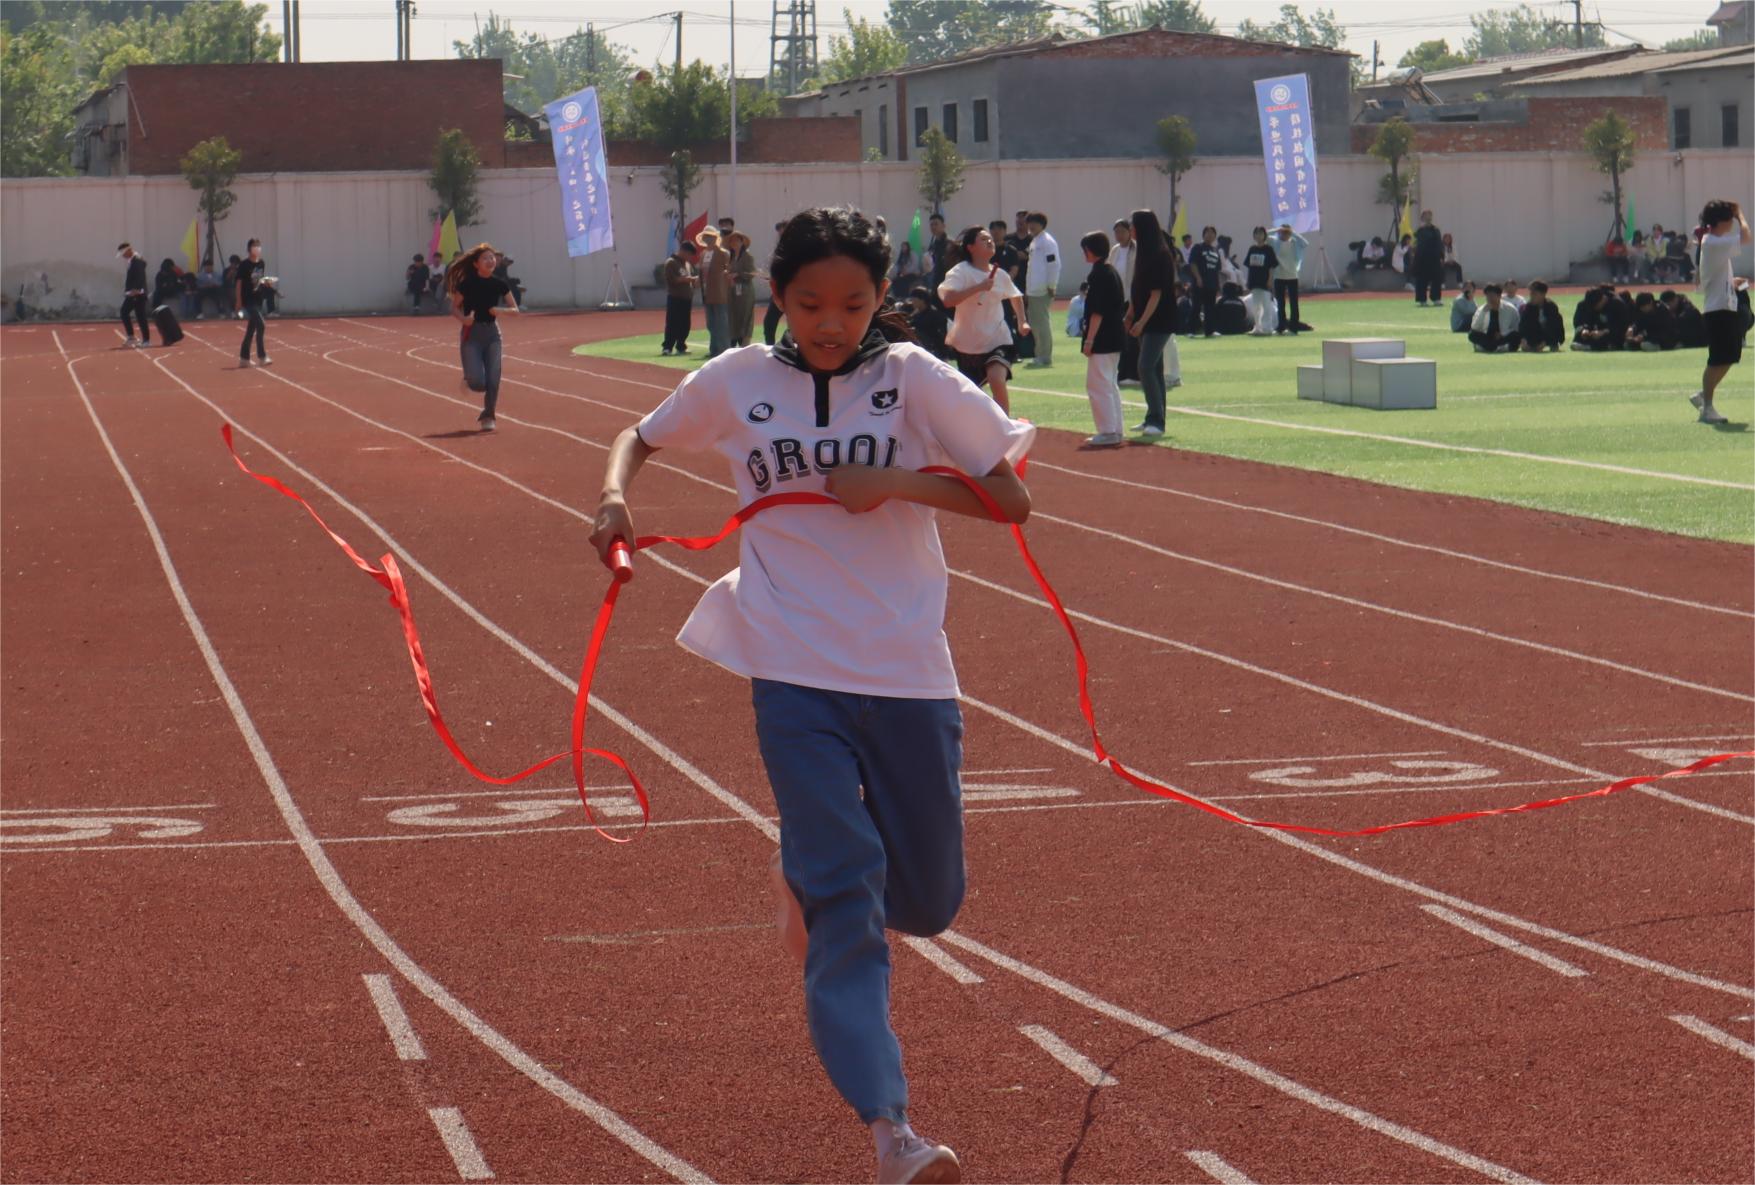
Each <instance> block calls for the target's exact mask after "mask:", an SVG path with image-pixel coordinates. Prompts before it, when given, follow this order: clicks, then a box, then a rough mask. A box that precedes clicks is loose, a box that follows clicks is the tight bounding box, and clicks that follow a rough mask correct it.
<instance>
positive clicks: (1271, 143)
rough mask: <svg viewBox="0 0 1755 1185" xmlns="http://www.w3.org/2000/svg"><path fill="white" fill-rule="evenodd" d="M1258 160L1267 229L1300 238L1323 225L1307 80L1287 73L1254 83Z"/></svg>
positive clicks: (1314, 123) (1314, 124)
mask: <svg viewBox="0 0 1755 1185" xmlns="http://www.w3.org/2000/svg"><path fill="white" fill-rule="evenodd" d="M1255 104H1256V108H1257V111H1258V114H1259V115H1260V117H1261V156H1262V162H1263V164H1265V165H1266V166H1267V183H1268V225H1270V226H1279V225H1280V224H1281V223H1289V224H1290V225H1291V227H1292V229H1293V230H1295V231H1297V232H1299V233H1300V234H1304V233H1307V232H1309V231H1313V230H1317V229H1319V228H1320V227H1321V226H1322V217H1321V211H1320V208H1319V205H1318V200H1317V189H1316V122H1315V120H1314V119H1313V118H1312V112H1311V109H1310V78H1309V76H1308V75H1304V74H1292V75H1289V76H1287V77H1285V78H1263V79H1260V80H1258V81H1257V82H1256V84H1255Z"/></svg>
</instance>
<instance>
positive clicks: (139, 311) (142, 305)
mask: <svg viewBox="0 0 1755 1185" xmlns="http://www.w3.org/2000/svg"><path fill="white" fill-rule="evenodd" d="M130 315H133V316H134V317H136V318H138V319H139V321H140V340H141V341H143V342H149V341H151V340H152V331H151V329H150V328H149V326H150V325H151V324H152V323H151V322H150V321H148V320H147V319H146V294H145V293H141V294H140V295H139V296H124V297H123V298H122V332H123V333H124V334H126V335H127V336H128V340H129V341H133V340H134V326H133V324H132V323H131V322H130V321H129V320H128V318H129V316H130Z"/></svg>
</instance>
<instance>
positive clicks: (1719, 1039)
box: [1670, 1016, 1755, 1061]
mask: <svg viewBox="0 0 1755 1185" xmlns="http://www.w3.org/2000/svg"><path fill="white" fill-rule="evenodd" d="M1670 1019H1671V1020H1673V1021H1675V1022H1676V1023H1677V1024H1679V1025H1681V1026H1682V1027H1683V1028H1685V1029H1687V1030H1688V1031H1689V1032H1690V1033H1693V1034H1695V1035H1696V1036H1700V1037H1705V1038H1706V1039H1707V1040H1708V1041H1711V1042H1712V1043H1713V1044H1714V1045H1722V1046H1724V1048H1726V1049H1728V1050H1730V1051H1731V1052H1732V1053H1740V1054H1742V1055H1743V1056H1744V1057H1746V1058H1748V1059H1749V1060H1751V1061H1755V1045H1751V1044H1749V1042H1747V1041H1745V1040H1743V1039H1742V1038H1741V1037H1733V1036H1731V1034H1729V1033H1727V1032H1725V1031H1724V1030H1723V1029H1720V1028H1715V1027H1714V1026H1712V1025H1709V1024H1707V1023H1706V1022H1705V1021H1703V1020H1701V1019H1700V1018H1699V1017H1698V1016H1672V1017H1670Z"/></svg>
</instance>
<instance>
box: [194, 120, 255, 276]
mask: <svg viewBox="0 0 1755 1185" xmlns="http://www.w3.org/2000/svg"><path fill="white" fill-rule="evenodd" d="M178 163H179V165H180V166H181V167H182V170H183V180H185V181H187V182H188V183H189V188H191V189H194V190H198V191H199V192H200V194H201V198H200V200H199V201H198V202H197V203H196V208H197V209H198V210H200V211H201V213H203V214H205V215H207V249H206V250H205V251H203V252H202V256H203V257H204V258H207V259H218V258H219V232H218V231H217V230H216V229H215V227H216V224H218V223H220V222H224V221H225V216H226V212H227V211H229V210H230V209H231V208H232V203H233V202H235V201H237V200H238V197H237V195H236V194H234V193H233V192H232V190H231V184H232V181H233V180H234V179H235V178H236V177H237V175H238V168H239V167H240V166H241V165H242V164H243V163H244V154H243V153H241V152H239V151H238V150H237V149H235V148H233V147H232V146H231V144H229V143H228V142H227V141H226V138H225V137H224V136H215V137H213V138H212V139H211V140H203V141H201V143H199V144H197V145H195V147H193V148H191V149H190V150H189V151H188V152H186V153H184V154H183V159H182V160H181V161H179V162H178Z"/></svg>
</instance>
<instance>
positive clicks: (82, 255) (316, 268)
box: [0, 150, 1755, 314]
mask: <svg viewBox="0 0 1755 1185" xmlns="http://www.w3.org/2000/svg"><path fill="white" fill-rule="evenodd" d="M1382 171H1383V170H1382V166H1381V165H1380V164H1379V163H1378V162H1377V161H1375V160H1373V159H1371V158H1369V157H1337V158H1331V159H1330V160H1327V161H1325V162H1323V164H1322V198H1323V201H1322V210H1323V218H1324V229H1323V231H1322V232H1321V234H1320V236H1319V241H1320V242H1321V243H1323V244H1324V245H1326V247H1327V249H1328V253H1329V256H1330V258H1331V259H1332V260H1333V262H1334V265H1335V267H1336V268H1341V267H1343V266H1344V264H1345V261H1346V258H1347V249H1346V244H1347V243H1348V242H1349V241H1351V240H1355V239H1359V238H1365V237H1369V236H1370V235H1372V234H1380V235H1381V234H1385V233H1386V232H1387V231H1388V229H1389V212H1388V209H1387V207H1384V206H1379V205H1377V204H1375V201H1374V197H1375V194H1376V191H1377V182H1378V178H1379V177H1380V176H1381V175H1382ZM915 179H916V172H915V166H914V165H913V164H895V163H892V164H860V165H788V166H746V167H744V168H741V169H739V170H738V175H737V180H736V182H735V185H734V184H733V182H732V180H731V175H730V170H729V169H728V168H726V167H723V166H720V167H715V168H709V169H706V170H705V177H704V180H703V182H702V186H701V189H700V191H699V192H698V194H697V195H696V197H695V198H694V199H693V201H692V202H691V203H690V204H691V207H692V210H694V211H698V210H701V209H703V208H704V209H707V210H709V211H710V212H711V213H712V214H713V216H714V217H715V218H717V217H718V216H719V215H720V214H722V213H725V212H730V213H731V214H733V215H734V216H735V217H736V218H737V220H738V224H739V226H740V227H742V228H743V229H745V230H746V231H748V232H749V233H750V234H751V235H752V236H753V237H754V239H755V241H756V250H757V252H758V254H762V253H765V252H766V250H767V249H768V248H769V247H770V246H771V245H772V237H773V230H772V227H773V224H774V223H775V222H776V221H779V220H780V219H781V218H783V217H785V216H787V215H789V214H790V213H792V212H793V211H795V210H797V209H799V208H801V207H803V206H806V205H811V204H832V203H839V202H846V203H851V204H853V205H856V206H859V207H860V208H861V209H864V210H866V211H867V212H869V213H877V214H882V215H884V216H885V217H886V218H887V219H888V220H889V223H890V230H891V233H892V234H893V235H896V236H898V237H900V236H902V235H905V234H906V233H907V226H908V221H909V219H910V218H911V217H912V211H913V209H914V207H915V205H916V202H917V200H918V199H917V195H916V193H915ZM1606 180H1607V179H1606V178H1604V177H1603V176H1602V175H1600V174H1598V173H1597V172H1595V171H1594V170H1593V169H1592V167H1591V165H1590V163H1589V161H1588V160H1587V159H1586V158H1585V157H1583V156H1582V155H1575V154H1552V155H1550V154H1531V153H1489V154H1479V155H1456V156H1437V155H1431V154H1428V155H1426V156H1423V157H1421V158H1420V198H1421V202H1422V204H1423V205H1425V206H1428V207H1430V208H1431V209H1432V210H1433V211H1434V212H1435V213H1436V215H1437V221H1438V223H1439V225H1440V226H1441V227H1443V229H1445V230H1447V231H1449V232H1451V233H1452V234H1453V235H1454V236H1455V238H1456V244H1457V254H1458V257H1459V258H1460V259H1461V260H1462V262H1463V265H1464V267H1465V269H1466V270H1467V272H1468V273H1469V274H1470V275H1471V276H1473V277H1475V278H1478V279H1501V278H1505V277H1516V278H1517V279H1518V280H1520V281H1523V282H1527V281H1529V280H1530V279H1535V278H1540V277H1546V278H1550V279H1556V278H1563V277H1564V276H1565V275H1566V273H1567V271H1568V268H1569V266H1570V265H1571V264H1572V263H1573V262H1574V261H1577V260H1582V259H1586V258H1589V257H1591V256H1592V255H1593V254H1594V253H1595V252H1596V250H1597V248H1598V247H1599V245H1600V244H1601V242H1602V240H1603V237H1604V233H1605V231H1606V229H1607V226H1608V213H1607V208H1606V207H1605V206H1604V205H1603V204H1602V203H1601V202H1599V201H1598V196H1599V195H1600V194H1601V193H1602V191H1603V189H1604V187H1605V182H1606ZM234 188H235V190H236V192H237V195H238V200H237V204H236V205H235V206H234V207H233V208H232V211H231V214H230V216H229V217H228V218H227V219H226V220H225V221H224V222H223V223H221V225H220V236H221V245H222V248H223V250H224V252H225V253H226V254H231V253H234V252H235V253H237V254H242V253H243V244H244V241H245V240H246V239H247V238H249V237H251V236H255V237H259V238H261V239H262V240H263V242H264V250H265V253H266V255H267V256H268V258H269V261H270V263H271V264H272V266H273V270H274V271H275V273H276V274H278V275H279V276H280V277H281V279H282V289H283V291H284V294H285V301H284V304H285V307H286V308H287V309H288V311H302V312H344V311H346V312H357V311H364V310H372V309H385V310H388V309H393V308H395V307H396V306H397V305H398V303H399V298H400V295H401V292H402V274H403V268H404V266H405V265H406V264H407V263H408V262H409V259H410V258H411V256H412V255H413V253H414V252H416V251H424V250H425V249H426V246H427V242H428V240H429V238H430V236H431V229H432V220H431V217H430V216H429V215H428V213H427V211H428V209H429V208H430V206H431V205H432V200H433V196H432V193H431V191H430V190H429V189H428V188H427V185H426V179H425V176H424V175H422V174H416V173H388V172H387V173H315V174H312V173H307V174H257V175H249V176H245V177H241V178H239V180H238V181H237V183H236V184H235V187H234ZM1627 188H1628V190H1629V192H1630V193H1632V194H1633V195H1634V198H1635V200H1636V202H1637V209H1638V215H1639V221H1640V223H1641V224H1642V225H1644V226H1647V227H1649V226H1650V225H1651V223H1652V222H1654V221H1658V222H1662V223H1663V224H1664V225H1665V226H1667V227H1677V226H1686V225H1690V224H1691V223H1692V221H1693V219H1694V217H1695V216H1696V215H1697V214H1698V213H1699V210H1700V207H1701V206H1702V205H1703V204H1704V203H1705V202H1706V200H1707V199H1708V198H1711V197H1728V198H1731V199H1733V200H1736V201H1739V202H1742V203H1743V204H1744V205H1745V207H1748V206H1750V205H1751V204H1755V203H1751V201H1750V198H1751V191H1752V190H1755V154H1751V153H1749V152H1747V151H1736V150H1732V151H1710V150H1693V151H1687V152H1683V153H1681V154H1679V155H1678V154H1673V153H1664V154H1658V153H1651V154H1647V155H1646V156H1644V157H1642V158H1641V159H1640V161H1639V163H1638V165H1637V166H1636V167H1635V168H1634V170H1633V171H1632V172H1631V174H1630V175H1629V176H1628V178H1627ZM1183 192H1184V194H1185V195H1186V198H1187V201H1188V203H1189V211H1190V217H1191V219H1192V221H1193V223H1194V225H1195V227H1196V228H1197V229H1198V227H1199V225H1200V224H1201V223H1202V222H1212V223H1214V224H1216V225H1217V226H1219V228H1220V230H1221V233H1225V234H1230V235H1232V236H1234V237H1235V238H1237V239H1238V240H1239V241H1240V242H1241V241H1242V240H1244V239H1246V238H1247V236H1248V234H1249V230H1250V228H1251V227H1252V226H1253V225H1254V224H1256V223H1258V222H1265V221H1266V218H1265V211H1266V198H1265V182H1264V179H1263V176H1262V169H1261V164H1260V162H1259V161H1255V160H1252V159H1225V160H1211V161H1203V162H1201V163H1200V164H1199V165H1197V166H1196V168H1195V169H1194V171H1193V172H1191V173H1190V174H1189V175H1188V176H1187V177H1185V178H1184V179H1183ZM610 193H611V200H612V203H613V207H614V213H615V226H616V238H617V241H618V247H617V248H616V250H615V251H613V252H610V251H605V252H599V253H598V254H596V255H592V256H586V257H583V258H580V259H576V260H575V259H569V258H568V256H567V254H566V245H565V243H564V241H563V240H562V238H561V233H560V229H561V221H560V210H559V197H558V188H557V185H556V182H555V178H554V174H553V173H552V171H549V170H537V169H519V170H505V171H501V172H495V173H492V174H489V175H487V176H485V178H484V180H483V181H482V183H481V194H482V198H483V202H484V206H485V209H486V217H485V220H484V221H483V223H482V224H481V225H479V226H474V227H467V228H465V229H464V233H463V239H464V243H465V245H466V246H467V245H469V244H472V243H474V242H477V241H479V240H482V239H487V240H489V241H491V242H493V243H494V244H495V245H496V246H498V247H499V248H500V249H501V250H502V251H504V252H506V253H508V254H510V255H512V256H513V257H514V258H515V259H516V260H517V263H516V265H515V266H514V269H513V270H514V273H515V274H517V275H518V276H520V277H521V278H522V279H523V281H524V283H525V284H526V285H527V286H528V288H529V290H530V303H531V304H533V305H534V306H537V307H544V306H547V307H595V306H596V305H597V304H599V303H601V302H602V301H603V299H604V295H605V293H606V291H607V289H608V287H609V282H610V275H611V265H612V264H613V263H614V262H616V261H618V260H619V261H620V263H621V267H622V272H623V274H624V275H625V276H626V278H627V281H628V283H629V284H631V285H650V284H652V282H653V281H652V268H653V265H654V264H655V263H657V262H659V261H660V260H661V259H662V257H663V254H664V249H665V239H666V232H667V227H668V221H667V213H666V206H667V203H666V199H665V198H664V197H663V195H662V194H661V193H660V191H659V187H658V179H657V174H656V171H655V170H652V169H632V170H630V169H626V168H622V169H615V170H612V171H611V177H610ZM1168 202H1169V198H1168V183H1167V180H1166V178H1164V177H1163V176H1162V175H1161V174H1160V173H1158V172H1157V171H1156V169H1154V168H1153V167H1152V165H1151V164H1150V163H1149V162H1140V161H1003V162H997V163H990V164H979V165H971V166H970V167H969V170H968V173H967V177H966V183H965V186H964V189H963V191H962V192H961V193H959V194H957V195H956V196H955V197H954V198H952V199H951V201H950V202H949V203H948V205H947V209H946V212H947V214H948V216H949V220H950V222H951V224H952V229H953V232H954V231H955V230H956V229H957V228H958V227H960V226H962V225H964V224H966V223H970V222H976V221H980V222H985V221H987V220H988V218H990V217H992V216H994V215H999V216H1001V217H1006V218H1009V217H1010V216H1011V214H1012V213H1013V212H1014V211H1016V210H1020V209H1024V208H1032V209H1040V210H1043V211H1045V212H1046V213H1047V214H1048V215H1049V219H1050V223H1051V226H1052V229H1053V230H1054V232H1055V234H1056V236H1057V237H1058V238H1059V240H1060V242H1061V245H1062V247H1063V248H1064V249H1065V250H1066V252H1067V254H1068V257H1069V261H1071V260H1072V259H1074V258H1076V250H1077V248H1076V242H1077V239H1078V237H1079V235H1081V234H1082V233H1084V232H1085V231H1087V230H1092V229H1099V228H1101V229H1105V230H1106V229H1107V228H1108V227H1109V225H1110V224H1111V223H1112V222H1113V221H1114V220H1115V219H1116V218H1117V217H1121V216H1124V215H1125V214H1126V213H1127V212H1128V211H1129V210H1131V209H1133V208H1135V207H1137V206H1145V205H1150V206H1153V207H1155V208H1157V209H1158V210H1159V211H1160V212H1162V211H1163V210H1164V209H1165V208H1166V207H1167V206H1168ZM193 213H194V195H193V193H192V191H191V190H190V189H189V187H188V185H187V184H186V183H184V182H183V181H182V180H181V179H180V178H140V177H130V178H90V179H88V178H55V179H37V180H17V181H7V182H5V183H4V184H0V290H3V292H0V294H3V296H4V305H5V308H6V309H7V312H8V314H10V310H11V306H12V302H13V300H14V299H15V298H16V297H17V296H18V295H19V291H20V288H21V287H22V288H23V291H24V298H25V301H26V303H27V304H28V305H30V306H31V307H32V308H35V309H42V310H45V311H58V312H63V313H66V314H77V313H80V312H94V311H107V310H109V309H110V308H112V307H114V306H115V305H117V304H118V303H119V301H120V289H121V278H122V268H121V264H120V261H119V260H117V259H116V258H115V245H116V244H117V243H118V242H121V241H122V240H124V239H126V240H128V241H130V242H132V243H134V244H135V245H136V246H137V247H139V248H141V249H142V250H143V252H144V253H145V255H146V256H147V258H148V260H149V261H150V263H151V267H152V268H153V269H154V270H156V268H157V266H158V261H159V260H160V259H163V258H164V257H166V256H171V257H173V258H175V257H177V255H178V253H179V251H180V244H181V242H182V238H183V234H184V231H185V230H186V229H187V228H188V225H189V219H190V218H191V217H192V216H193ZM179 263H181V260H180V259H179ZM1748 268H1749V256H1748V254H1747V253H1745V255H1744V258H1743V261H1742V264H1741V265H1740V267H1739V270H1740V271H1742V272H1744V273H1745V274H1746V273H1747V271H1748ZM1317 270H1318V264H1317V261H1316V260H1315V259H1314V258H1313V259H1311V260H1310V261H1308V262H1307V263H1306V265H1305V282H1306V284H1314V283H1316V282H1317V274H1316V273H1317ZM1081 271H1082V264H1077V263H1069V266H1068V267H1067V268H1066V270H1065V272H1064V273H1063V278H1062V291H1063V293H1065V292H1070V291H1072V290H1073V289H1076V287H1077V283H1078V277H1079V275H1080V273H1081Z"/></svg>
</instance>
